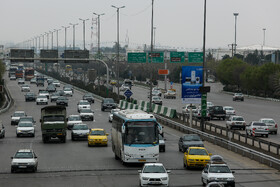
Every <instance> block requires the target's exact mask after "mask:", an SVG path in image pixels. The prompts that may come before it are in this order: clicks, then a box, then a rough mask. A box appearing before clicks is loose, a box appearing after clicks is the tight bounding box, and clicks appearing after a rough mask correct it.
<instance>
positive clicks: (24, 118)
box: [20, 117, 33, 121]
mask: <svg viewBox="0 0 280 187" xmlns="http://www.w3.org/2000/svg"><path fill="white" fill-rule="evenodd" d="M20 121H33V119H32V118H27V117H23V118H20Z"/></svg>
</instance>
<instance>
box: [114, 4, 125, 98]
mask: <svg viewBox="0 0 280 187" xmlns="http://www.w3.org/2000/svg"><path fill="white" fill-rule="evenodd" d="M112 7H113V8H116V9H117V43H118V44H117V64H116V71H117V88H118V99H119V97H120V85H119V82H120V70H119V60H120V39H119V32H120V28H119V10H120V9H121V8H124V7H125V6H121V7H116V6H114V5H112Z"/></svg>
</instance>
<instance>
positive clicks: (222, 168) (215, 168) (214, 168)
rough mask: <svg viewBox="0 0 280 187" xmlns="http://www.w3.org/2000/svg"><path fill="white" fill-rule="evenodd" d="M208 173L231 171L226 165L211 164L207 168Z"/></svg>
mask: <svg viewBox="0 0 280 187" xmlns="http://www.w3.org/2000/svg"><path fill="white" fill-rule="evenodd" d="M209 172H210V173H231V172H230V169H229V168H228V167H227V166H211V167H210V168H209Z"/></svg>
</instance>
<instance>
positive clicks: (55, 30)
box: [54, 29, 61, 50]
mask: <svg viewBox="0 0 280 187" xmlns="http://www.w3.org/2000/svg"><path fill="white" fill-rule="evenodd" d="M60 30H61V29H54V32H56V49H57V50H58V31H60Z"/></svg>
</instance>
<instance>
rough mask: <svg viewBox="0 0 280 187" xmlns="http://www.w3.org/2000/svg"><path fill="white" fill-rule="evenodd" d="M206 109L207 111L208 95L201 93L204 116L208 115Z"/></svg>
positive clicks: (202, 113)
mask: <svg viewBox="0 0 280 187" xmlns="http://www.w3.org/2000/svg"><path fill="white" fill-rule="evenodd" d="M206 111H207V95H206V94H202V95H201V115H202V117H206Z"/></svg>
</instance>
